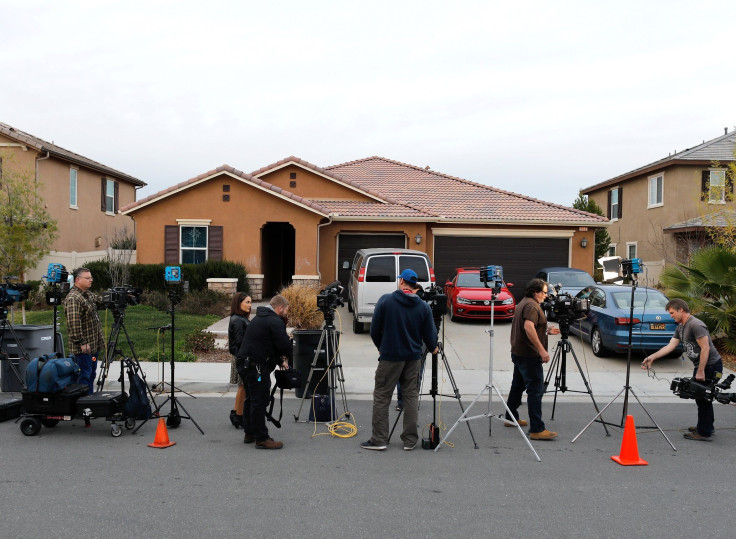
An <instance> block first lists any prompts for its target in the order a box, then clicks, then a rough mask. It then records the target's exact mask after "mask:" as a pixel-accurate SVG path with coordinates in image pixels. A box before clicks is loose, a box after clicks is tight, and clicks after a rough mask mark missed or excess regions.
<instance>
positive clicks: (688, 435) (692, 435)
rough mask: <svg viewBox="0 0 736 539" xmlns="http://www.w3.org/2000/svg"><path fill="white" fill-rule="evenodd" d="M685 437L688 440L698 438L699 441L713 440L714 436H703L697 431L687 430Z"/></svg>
mask: <svg viewBox="0 0 736 539" xmlns="http://www.w3.org/2000/svg"><path fill="white" fill-rule="evenodd" d="M685 438H686V439H688V440H698V441H699V442H712V441H713V437H712V436H701V435H700V434H698V433H697V432H686V433H685Z"/></svg>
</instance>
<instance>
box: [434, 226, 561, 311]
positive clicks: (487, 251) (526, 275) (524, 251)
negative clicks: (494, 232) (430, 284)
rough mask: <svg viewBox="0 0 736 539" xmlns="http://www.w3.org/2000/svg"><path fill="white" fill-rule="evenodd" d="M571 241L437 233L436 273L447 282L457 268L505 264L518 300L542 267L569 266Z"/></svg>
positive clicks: (442, 282) (435, 239) (506, 274)
mask: <svg viewBox="0 0 736 539" xmlns="http://www.w3.org/2000/svg"><path fill="white" fill-rule="evenodd" d="M569 245H570V240H568V239H567V238H565V239H558V238H488V237H478V236H435V238H434V272H435V275H436V276H437V283H438V284H440V285H444V284H445V282H446V281H447V280H448V279H449V278H451V277H452V275H453V272H454V270H455V268H459V267H463V266H488V265H494V266H503V278H504V280H505V281H506V282H509V283H514V286H513V287H511V288H510V290H511V292H512V293H513V294H514V297H515V298H516V300H517V301H520V300H521V298H522V297H523V296H524V286H525V285H526V283H527V281H529V279H531V278H533V277H534V276H535V275H536V274H537V271H539V269H540V268H543V267H545V266H567V264H568V260H569V256H568V251H569Z"/></svg>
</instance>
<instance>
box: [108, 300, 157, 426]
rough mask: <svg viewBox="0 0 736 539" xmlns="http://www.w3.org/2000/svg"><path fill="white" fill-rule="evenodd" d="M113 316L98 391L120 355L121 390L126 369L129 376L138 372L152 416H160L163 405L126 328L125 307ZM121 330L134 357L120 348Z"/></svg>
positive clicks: (123, 385) (116, 311)
mask: <svg viewBox="0 0 736 539" xmlns="http://www.w3.org/2000/svg"><path fill="white" fill-rule="evenodd" d="M112 316H113V320H114V323H113V326H112V330H111V331H110V335H109V337H108V339H107V347H106V350H105V359H104V363H103V367H102V372H101V373H100V376H99V377H98V379H97V391H102V390H103V389H104V387H105V381H106V380H107V376H108V373H109V371H110V365H111V364H112V363H113V362H114V361H115V360H116V358H118V357H120V378H119V379H118V382H120V391H121V392H123V393H124V392H125V369H126V368H127V369H128V376H132V375H134V374H137V375H138V376H140V378H141V379H142V380H143V383H144V385H145V386H146V393H147V394H148V398H149V400H150V402H151V406H152V407H153V411H152V412H151V417H156V416H158V411H159V410H160V409H161V406H158V405H157V404H156V399H155V397H154V395H153V392H152V391H151V389H150V388H149V387H148V384H147V383H146V373H145V372H143V369H142V368H141V364H140V362H139V361H138V356H137V355H136V353H135V347H134V346H133V341H131V340H130V335H128V330H127V329H126V328H125V308H122V309H119V308H116V309H113V310H112ZM120 330H122V331H123V335H125V340H126V342H127V343H128V348H130V355H131V356H132V357H128V356H124V355H123V352H122V349H120V348H118V339H119V337H120ZM149 419H150V418H149ZM147 421H148V419H146V420H144V421H143V422H142V423H140V424H139V425H138V426H137V427H136V428H135V430H134V431H133V432H134V433H135V432H137V431H138V429H140V428H141V427H142V426H143V425H144V424H145V423H146V422H147Z"/></svg>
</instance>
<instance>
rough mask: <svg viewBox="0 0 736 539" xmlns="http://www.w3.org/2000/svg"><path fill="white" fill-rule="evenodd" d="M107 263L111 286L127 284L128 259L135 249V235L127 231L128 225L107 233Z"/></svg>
mask: <svg viewBox="0 0 736 539" xmlns="http://www.w3.org/2000/svg"><path fill="white" fill-rule="evenodd" d="M106 240H107V255H106V257H105V258H106V259H107V263H108V265H109V267H110V281H111V284H112V286H122V285H124V284H128V282H129V280H130V261H131V259H132V258H133V251H134V250H135V245H136V242H135V236H134V235H133V234H129V233H128V226H127V225H123V226H122V227H120V228H117V229H115V230H114V231H113V233H112V234H111V235H107V237H106Z"/></svg>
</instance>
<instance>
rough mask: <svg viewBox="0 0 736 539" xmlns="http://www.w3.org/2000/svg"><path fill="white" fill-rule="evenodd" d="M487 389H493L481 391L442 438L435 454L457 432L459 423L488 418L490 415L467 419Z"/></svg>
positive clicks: (435, 449) (487, 387)
mask: <svg viewBox="0 0 736 539" xmlns="http://www.w3.org/2000/svg"><path fill="white" fill-rule="evenodd" d="M486 389H488V390H489V391H490V389H491V386H489V385H487V386H485V387H484V388H483V389H481V390H480V393H478V394H477V395H476V396H475V398H474V399H473V402H471V403H470V404H469V405H468V407H467V408H466V409H465V410H463V413H462V414H461V415H460V417H458V418H457V421H455V423H454V424H453V425H452V427H451V428H450V430H448V431H447V434H445V437H444V438H442V439H441V440H440V443H439V444H437V447H435V448H434V452H435V453H436V452H437V450H438V449H439V448H440V447H442V443H443V442H445V441H447V439H448V438H449V437H450V434H452V431H454V430H455V428H456V427H457V426H458V424H459V423H460V422H461V421H469V420H471V419H475V418H476V417H488V414H483V415H478V416H474V417H470V418H468V417H467V416H468V412H470V409H471V408H472V407H473V405H474V404H475V403H476V402H478V400H479V399H480V398H481V397H482V396H483V393H485V392H486Z"/></svg>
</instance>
